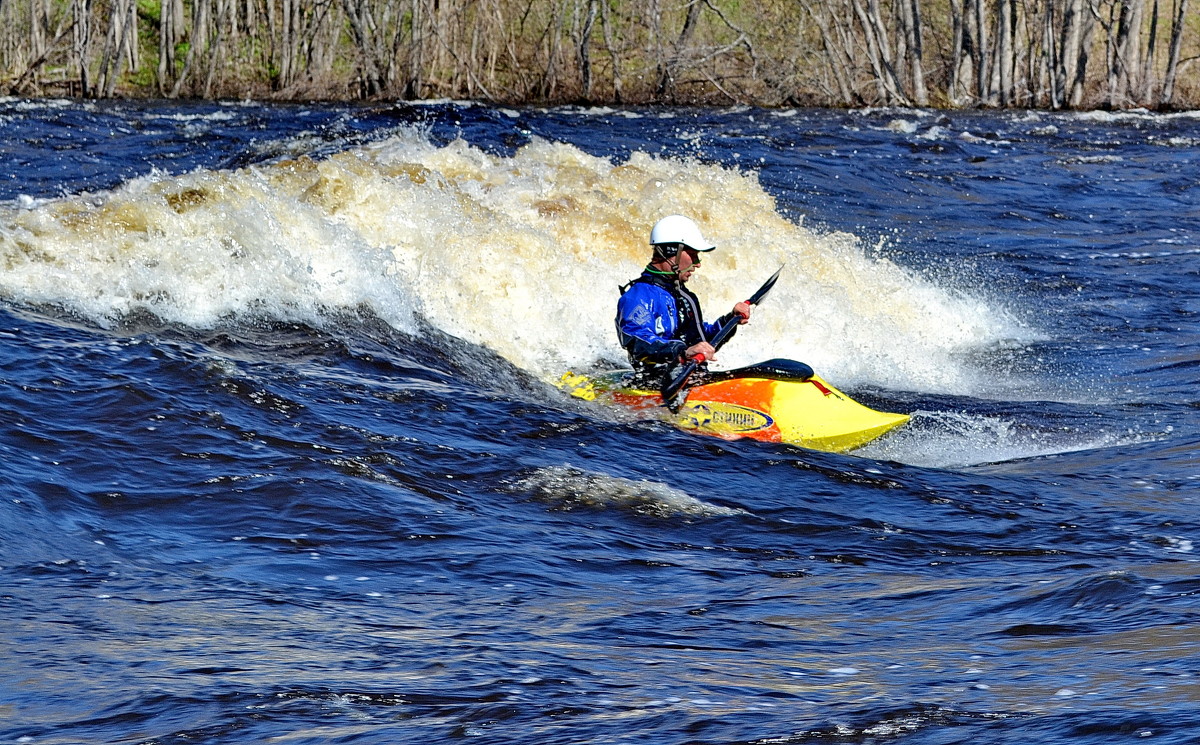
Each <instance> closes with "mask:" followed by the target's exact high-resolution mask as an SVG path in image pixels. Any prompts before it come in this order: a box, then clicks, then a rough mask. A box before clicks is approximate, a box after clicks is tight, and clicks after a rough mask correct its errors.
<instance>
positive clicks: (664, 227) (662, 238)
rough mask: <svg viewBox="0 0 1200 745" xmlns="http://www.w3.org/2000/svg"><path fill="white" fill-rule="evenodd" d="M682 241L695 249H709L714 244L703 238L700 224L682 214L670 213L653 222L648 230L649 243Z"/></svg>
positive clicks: (658, 244) (713, 246)
mask: <svg viewBox="0 0 1200 745" xmlns="http://www.w3.org/2000/svg"><path fill="white" fill-rule="evenodd" d="M677 243H682V244H683V245H685V246H687V247H688V248H690V249H692V250H695V251H711V250H713V249H714V248H716V247H717V246H716V244H714V243H711V242H709V241H706V240H704V236H703V235H700V226H698V225H696V223H695V222H693V221H692V220H691V219H689V218H686V217H684V216H683V215H670V216H668V217H664V218H663V219H661V220H659V221H658V222H656V223H654V227H653V228H652V229H651V230H650V245H651V246H660V245H664V244H666V245H673V244H677Z"/></svg>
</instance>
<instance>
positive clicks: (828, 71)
mask: <svg viewBox="0 0 1200 745" xmlns="http://www.w3.org/2000/svg"><path fill="white" fill-rule="evenodd" d="M1195 16H1196V14H1195V12H1194V10H1192V9H1191V8H1189V0H5V1H4V2H3V3H0V21H2V22H3V23H0V81H3V84H4V87H5V88H6V89H7V90H8V91H9V92H10V93H13V94H17V95H31V96H39V95H62V94H66V95H77V96H86V97H112V96H126V97H136V96H166V97H181V96H183V97H204V98H229V97H236V98H274V99H291V100H300V99H303V100H320V99H334V100H347V99H394V98H405V99H418V98H420V99H425V98H455V99H464V98H466V99H476V100H484V101H490V102H495V103H513V104H516V103H534V102H538V103H564V102H590V103H616V104H646V103H668V104H729V103H744V104H756V105H765V106H776V105H817V106H875V105H898V106H913V105H915V106H927V105H933V106H945V107H972V106H995V107H1039V108H1064V107H1073V108H1078V107H1091V106H1106V107H1112V108H1128V107H1139V106H1140V107H1149V108H1156V107H1176V108H1179V107H1184V106H1192V105H1196V104H1198V103H1200V99H1198V98H1197V96H1198V95H1200V91H1198V90H1197V89H1198V87H1200V86H1198V85H1197V82H1196V78H1197V75H1196V61H1197V59H1198V58H1200V40H1198V38H1197V37H1198V36H1200V28H1198V26H1200V22H1198V20H1197V18H1196V17H1195Z"/></svg>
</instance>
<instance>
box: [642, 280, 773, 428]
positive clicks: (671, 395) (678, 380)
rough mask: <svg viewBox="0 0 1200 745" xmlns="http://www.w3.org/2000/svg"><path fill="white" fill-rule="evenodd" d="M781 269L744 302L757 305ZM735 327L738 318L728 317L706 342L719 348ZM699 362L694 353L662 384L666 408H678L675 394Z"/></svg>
mask: <svg viewBox="0 0 1200 745" xmlns="http://www.w3.org/2000/svg"><path fill="white" fill-rule="evenodd" d="M782 271H783V267H779V269H778V270H777V271H776V272H775V273H774V274H772V275H771V278H770V279H768V280H767V281H766V282H763V286H762V287H760V288H758V292H755V293H754V294H753V295H751V296H750V299H749V300H747V301H746V302H747V303H749V304H750V305H758V304H759V303H761V302H762V299H763V298H765V297H766V296H767V293H768V292H770V291H771V288H772V287H774V286H775V282H776V280H778V279H779V272H782ZM737 327H738V319H736V318H730V319H729V323H726V324H725V325H724V326H722V327H721V328H719V329H717V333H715V334H713V338H711V339H709V340H708V343H709V344H712V345H713V349H719V348H720V347H721V345H722V344H724V343H725V340H726V339H728V338H729V335H730V334H732V333H733V330H734V329H735V328H737ZM701 362H704V355H702V354H698V355H696V356H695V357H693V358H692V359H690V360H688V361H687V364H685V365H684V366H683V369H682V370H680V371H679V374H678V375H676V376H675V378H674V379H673V380H671V381H670V382H668V383H664V384H663V387H662V400H663V403H664V404H666V406H667V408H669V409H670V410H671V411H675V410H676V409H678V408H679V404H678V403H676V401H675V396H677V395H678V394H679V392H680V391H681V390H683V387H684V386H686V385H687V382H688V378H690V377H692V373H694V372H696V368H698V367H700V363H701Z"/></svg>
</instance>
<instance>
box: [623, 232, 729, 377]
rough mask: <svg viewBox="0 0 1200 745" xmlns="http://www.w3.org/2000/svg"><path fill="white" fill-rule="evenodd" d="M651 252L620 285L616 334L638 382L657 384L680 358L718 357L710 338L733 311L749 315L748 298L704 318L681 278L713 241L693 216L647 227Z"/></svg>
mask: <svg viewBox="0 0 1200 745" xmlns="http://www.w3.org/2000/svg"><path fill="white" fill-rule="evenodd" d="M650 245H651V246H652V247H653V251H654V254H653V256H651V258H650V263H649V264H647V265H646V268H645V270H643V272H642V276H640V277H638V278H637V279H635V280H633V281H632V282H630V283H629V284H627V285H625V286H623V287H622V288H621V299H620V300H619V301H617V319H616V320H617V337H618V338H619V339H620V341H621V346H622V347H624V348H625V351H626V352H628V353H629V360H630V362H631V363H632V364H633V369H634V371H635V372H636V373H637V378H638V384H639V385H647V386H653V387H655V388H658V387H660V386H661V384H662V382H663V381H664V380H665V379H667V378H668V377H669V376H670V375H671V372H672V370H673V369H674V368H675V367H676V366H677V365H678V364H680V363H681V362H683V361H685V360H689V359H695V358H696V357H697V355H701V356H702V359H701V360H700V361H702V362H703V361H707V360H713V359H716V357H715V355H716V352H717V350H716V349H714V348H713V345H712V344H710V343H709V341H708V340H709V339H710V338H711V337H712V335H713V334H715V333H716V332H717V330H718V329H720V328H721V327H722V326H724V325H725V324H726V323H729V322H731V321H732V320H733V319H734V318H735V317H736V318H737V319H738V323H739V324H741V323H746V322H747V321H749V320H750V304H749V303H746V302H744V301H743V302H740V303H738V304H737V305H735V306H733V312H732V313H728V314H726V315H724V316H722V317H721V318H720V319H719V320H718V321H717V322H716V323H705V322H704V316H703V315H702V314H701V312H700V300H699V299H698V298H697V297H696V295H695V293H693V292H692V291H691V290H689V289H688V288H687V287H685V286H684V284H685V283H686V282H687V281H688V280H689V279H691V277H692V275H693V274H694V273H695V272H696V269H697V267H699V266H700V261H701V259H700V254H702V253H707V252H709V251H712V250H713V249H714V248H716V246H715V245H714V244H713V243H711V242H709V241H707V240H705V239H704V236H702V235H701V234H700V228H699V226H697V225H696V223H695V222H693V221H692V220H690V219H689V218H687V217H684V216H682V215H671V216H669V217H664V218H663V219H661V220H659V221H658V222H656V223H655V224H654V228H653V229H652V230H651V231H650Z"/></svg>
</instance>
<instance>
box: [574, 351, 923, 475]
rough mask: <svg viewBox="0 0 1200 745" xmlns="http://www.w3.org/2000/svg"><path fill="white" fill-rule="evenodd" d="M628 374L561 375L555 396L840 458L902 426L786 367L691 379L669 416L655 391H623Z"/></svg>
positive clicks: (901, 418)
mask: <svg viewBox="0 0 1200 745" xmlns="http://www.w3.org/2000/svg"><path fill="white" fill-rule="evenodd" d="M632 375H633V374H632V373H631V372H629V371H621V372H615V373H606V374H603V375H598V376H587V375H579V374H576V373H570V372H568V373H565V374H564V375H563V376H562V378H561V379H559V380H558V381H557V385H558V387H559V388H562V389H564V390H566V391H569V392H570V394H571V395H572V396H575V397H577V398H582V399H585V400H588V401H592V400H604V401H612V402H614V403H618V404H622V405H625V406H630V407H632V408H635V409H649V408H655V407H657V408H659V409H661V411H662V412H663V414H664V415H666V416H667V418H668V419H669V420H670V421H672V422H673V423H674V424H675V425H676V426H679V427H682V428H683V429H689V430H695V431H696V432H699V433H702V434H706V435H715V436H717V437H725V438H736V437H749V438H751V439H755V440H763V441H764V442H783V443H787V444H790V445H798V446H800V447H805V448H810V449H812V450H825V451H828V452H835V453H837V452H845V451H847V450H853V449H854V448H857V447H861V446H863V445H865V444H867V443H868V442H870V441H871V440H874V439H876V438H877V437H879V436H881V435H883V434H884V433H885V432H888V431H889V430H892V429H894V428H896V427H898V426H900V425H901V424H904V423H905V422H907V421H908V419H909V416H908V414H891V413H887V412H883V411H876V410H874V409H871V408H869V407H867V406H863V405H862V404H860V403H858V402H857V401H855V400H854V399H852V398H850V397H849V396H847V395H846V394H844V393H842V392H841V391H839V390H838V389H836V388H834V387H833V386H832V385H830V384H829V383H827V382H826V381H825V380H823V379H822V378H821V377H820V376H818V375H817V374H815V373H814V372H813V370H812V368H811V367H809V366H808V365H805V364H804V363H802V362H794V361H792V360H768V361H766V362H761V363H759V364H757V365H751V366H749V367H744V368H739V369H737V370H728V371H723V372H716V373H704V374H702V375H697V379H698V382H700V384H699V385H696V386H695V387H693V388H691V389H690V391H688V394H687V400H686V401H685V402H684V403H683V404H682V405H681V406H679V407H678V411H676V412H674V413H671V412H669V411H668V410H667V409H666V408H665V407H663V405H662V396H661V395H660V393H659V392H658V391H655V390H647V389H644V388H637V387H630V381H631V379H632Z"/></svg>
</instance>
